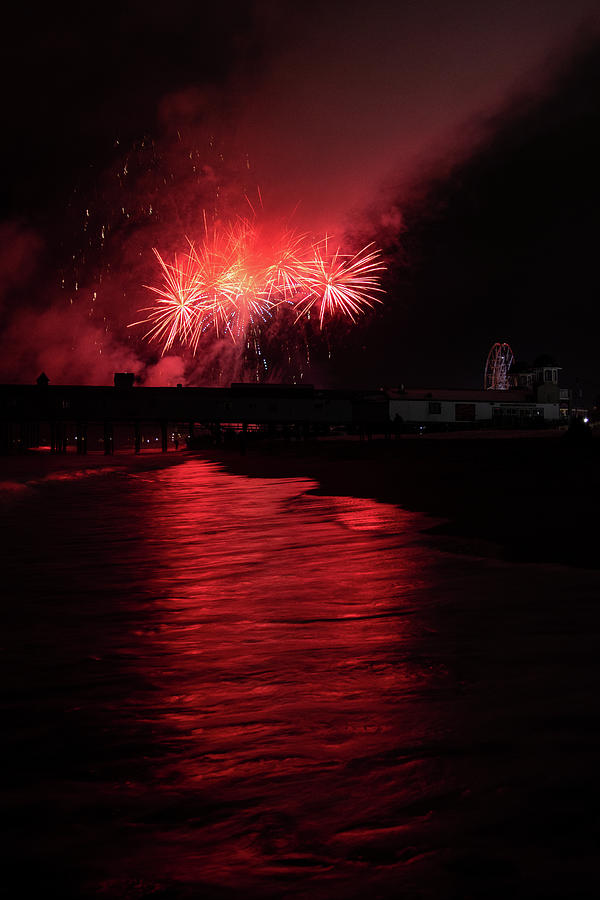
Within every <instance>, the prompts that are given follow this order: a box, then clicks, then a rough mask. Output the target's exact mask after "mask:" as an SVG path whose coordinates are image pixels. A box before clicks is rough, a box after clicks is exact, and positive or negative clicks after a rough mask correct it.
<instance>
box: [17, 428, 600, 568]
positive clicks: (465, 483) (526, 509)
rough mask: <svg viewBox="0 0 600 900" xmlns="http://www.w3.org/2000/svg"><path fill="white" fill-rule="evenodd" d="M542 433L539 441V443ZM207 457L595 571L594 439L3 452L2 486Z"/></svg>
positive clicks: (517, 558) (502, 553) (446, 533)
mask: <svg viewBox="0 0 600 900" xmlns="http://www.w3.org/2000/svg"><path fill="white" fill-rule="evenodd" d="M542 437H543V439H541V438H542ZM192 458H195V459H203V460H207V461H209V462H214V463H217V464H219V465H220V466H222V467H223V469H224V470H226V471H227V472H229V473H230V474H234V475H240V476H244V477H249V478H310V479H312V480H314V481H316V482H317V484H318V487H316V488H315V489H314V493H317V494H320V495H328V496H356V497H363V498H369V499H373V500H377V501H380V502H382V503H390V504H393V505H395V506H399V507H401V508H404V509H408V510H411V511H414V512H420V513H423V514H425V515H428V516H430V517H432V518H434V519H436V520H437V523H436V524H434V525H432V527H430V528H427V529H425V530H424V531H423V532H422V534H423V536H424V538H425V539H426V538H427V536H430V537H432V538H434V539H436V541H437V542H438V545H439V542H440V540H441V542H443V544H444V548H445V549H447V550H449V551H451V552H456V553H462V554H466V555H475V556H483V557H486V556H491V557H493V558H499V559H504V560H507V561H511V562H533V563H558V564H562V565H569V566H575V567H581V568H592V569H597V568H600V554H598V552H597V546H596V541H595V535H594V529H593V528H592V529H590V527H589V524H588V523H589V522H592V523H594V522H595V521H596V519H597V518H598V509H600V502H599V501H600V466H598V462H599V461H600V441H598V440H593V441H591V442H589V443H587V444H585V445H583V444H579V443H577V442H569V441H568V440H566V439H565V437H564V436H563V435H560V436H558V435H557V434H548V433H545V434H544V433H534V434H519V435H518V437H516V438H515V439H514V440H511V439H510V438H507V436H506V435H505V434H500V435H497V436H496V435H493V434H485V437H484V438H483V439H482V440H476V439H474V437H473V436H472V435H471V434H465V435H460V434H451V435H449V436H443V435H436V436H435V438H433V439H432V437H431V436H427V437H418V436H417V437H415V438H412V437H404V436H403V437H402V438H400V439H396V440H388V441H386V440H372V441H358V440H352V439H350V440H348V439H336V440H308V441H287V442H286V441H281V440H279V441H269V440H265V439H260V440H248V441H247V442H246V446H245V452H243V453H242V452H241V447H240V444H239V443H238V442H235V443H233V444H231V445H219V446H214V445H213V446H207V447H205V448H201V449H195V450H191V451H190V450H183V449H181V450H170V451H168V452H167V453H162V452H160V451H145V452H144V453H142V454H139V455H135V454H133V453H131V452H130V451H122V452H118V453H116V454H114V455H112V456H104V454H101V453H97V454H96V453H90V454H86V455H84V456H80V455H77V454H76V453H69V454H67V455H65V456H58V455H51V454H50V453H48V452H45V451H40V452H35V451H34V452H30V453H27V454H24V455H19V456H9V457H3V458H2V460H1V461H0V473H1V474H0V489H4V491H3V492H4V493H5V494H7V493H11V488H13V489H17V488H18V487H19V486H21V485H26V484H27V483H30V482H36V481H40V480H45V479H51V478H58V479H60V477H61V475H64V477H68V473H69V472H73V473H74V472H75V471H77V472H82V471H83V472H87V471H100V470H102V471H104V472H107V471H108V472H110V471H123V470H125V471H149V470H153V469H157V468H163V467H165V466H171V465H180V464H182V463H184V462H185V461H186V460H188V459H192Z"/></svg>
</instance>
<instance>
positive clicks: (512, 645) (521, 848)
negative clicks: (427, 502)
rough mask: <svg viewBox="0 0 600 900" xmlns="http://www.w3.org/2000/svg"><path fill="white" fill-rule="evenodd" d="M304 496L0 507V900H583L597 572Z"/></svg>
mask: <svg viewBox="0 0 600 900" xmlns="http://www.w3.org/2000/svg"><path fill="white" fill-rule="evenodd" d="M317 487H318V485H316V484H315V483H314V482H310V481H307V480H303V479H286V480H274V479H263V478H244V477H238V476H233V475H229V474H226V473H225V472H224V471H221V470H220V469H219V468H218V466H216V465H215V464H212V463H207V462H204V461H202V460H200V459H189V460H186V461H184V462H182V463H181V464H180V465H171V466H168V467H165V468H152V469H149V470H147V471H145V470H143V469H139V468H132V467H131V466H128V465H126V464H124V465H123V466H122V467H119V466H118V465H117V467H116V468H115V467H114V466H110V467H105V468H98V469H86V468H85V465H84V464H82V467H81V469H77V468H72V469H70V470H68V471H65V472H62V473H61V472H57V473H55V474H54V475H50V476H47V477H45V478H38V479H30V480H29V481H27V479H21V481H20V482H19V483H18V484H17V483H11V482H9V481H7V482H4V483H3V485H2V489H1V497H2V499H1V501H0V503H1V512H2V519H1V525H0V529H1V532H2V546H3V549H4V562H3V574H2V578H3V584H4V588H3V591H2V595H3V599H2V605H1V610H2V646H1V650H2V693H3V721H4V724H5V729H4V737H3V744H4V755H5V763H4V765H3V774H4V776H5V782H6V783H5V788H4V792H3V796H4V807H5V814H4V816H3V823H2V827H3V847H4V849H5V851H6V858H7V863H6V867H5V870H4V872H5V874H4V877H5V880H6V881H8V880H10V881H11V884H14V885H15V886H16V890H17V891H18V894H13V895H14V896H17V895H18V896H46V895H48V894H50V893H51V892H52V891H58V892H59V895H60V894H62V896H65V897H96V896H99V897H107V898H118V897H127V898H129V897H132V898H133V897H173V898H179V897H202V898H204V897H211V898H212V897H216V898H221V897H223V898H229V897H257V898H259V897H311V898H321V897H323V898H329V897H333V898H355V897H356V898H358V897H364V896H365V894H368V895H370V896H372V897H382V898H387V897H398V896H404V897H423V898H434V897H435V898H446V897H448V898H454V897H456V898H468V897H484V896H485V897H505V896H507V895H512V896H523V897H525V896H527V897H557V898H558V897H580V896H592V895H594V896H595V895H596V888H597V886H598V885H597V883H596V877H597V876H596V853H597V839H598V817H597V813H596V809H597V801H598V799H599V798H600V794H599V791H598V780H597V773H596V769H597V754H598V750H599V749H600V748H599V743H600V740H599V734H600V730H599V729H598V719H597V715H596V709H597V700H596V697H597V690H598V686H599V678H598V665H599V664H598V659H599V657H598V649H599V648H598V612H597V605H598V598H599V591H598V588H599V584H600V576H599V574H598V572H592V571H585V570H574V569H567V568H561V567H558V566H557V567H552V566H536V565H512V564H506V563H502V562H500V561H498V560H493V559H489V558H488V559H479V558H477V557H474V556H468V555H466V554H458V553H449V552H447V551H446V550H445V549H444V546H443V545H442V544H440V543H437V544H436V541H435V539H433V538H431V537H430V536H429V535H428V534H427V529H428V527H429V526H430V525H431V524H432V523H431V522H430V521H429V520H428V519H427V518H425V517H424V516H421V515H419V514H416V513H411V512H407V511H405V510H401V509H398V508H396V507H393V506H391V505H386V504H382V503H377V502H375V501H370V500H365V499H357V498H352V497H324V496H320V495H319V494H318V493H316V488H317Z"/></svg>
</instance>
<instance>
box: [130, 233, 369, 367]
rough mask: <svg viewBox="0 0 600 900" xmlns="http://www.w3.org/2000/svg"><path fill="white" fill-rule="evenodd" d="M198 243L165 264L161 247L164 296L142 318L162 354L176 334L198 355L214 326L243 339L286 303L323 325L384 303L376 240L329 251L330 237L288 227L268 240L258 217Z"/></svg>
mask: <svg viewBox="0 0 600 900" xmlns="http://www.w3.org/2000/svg"><path fill="white" fill-rule="evenodd" d="M205 232H206V234H205V239H204V241H203V242H202V243H201V244H200V245H199V246H197V245H196V244H195V243H194V242H192V241H191V240H189V239H188V245H189V246H188V253H187V254H184V255H183V257H182V258H178V257H177V255H175V256H174V259H173V263H166V262H165V261H164V259H163V258H162V256H161V255H160V253H159V252H158V250H155V251H154V252H155V254H156V257H157V259H158V261H159V264H160V266H161V270H162V276H163V285H162V287H159V288H157V287H150V288H149V289H150V290H151V291H153V293H154V294H156V295H157V296H158V298H159V299H158V302H157V304H156V306H154V307H147V308H145V309H144V310H143V311H144V312H148V313H149V315H148V316H147V317H146V318H145V319H142V320H141V322H135V323H132V324H133V325H139V324H144V323H149V324H150V325H151V326H152V327H151V328H150V329H149V330H148V331H147V332H146V334H145V335H144V338H146V339H148V340H150V341H152V340H157V341H164V343H163V349H162V353H163V354H164V353H165V352H166V351H168V350H169V349H170V348H171V347H172V345H173V343H174V342H175V341H178V342H179V343H180V344H182V345H184V346H188V347H190V349H191V351H192V353H193V354H194V355H195V354H196V352H197V350H198V346H199V343H200V340H201V338H202V336H203V335H204V334H205V333H206V332H207V331H208V330H209V329H211V328H212V329H214V331H215V333H216V335H217V336H218V335H219V334H229V336H230V337H231V338H232V339H233V340H236V339H238V338H241V337H246V336H247V332H248V328H249V327H252V326H256V325H257V324H258V323H260V322H263V323H264V322H265V321H266V320H267V318H268V317H269V316H271V315H272V314H273V313H274V311H275V312H276V309H277V307H278V306H279V305H280V304H282V303H285V304H287V305H291V306H293V308H294V309H295V311H296V312H297V316H296V320H295V321H296V322H298V320H299V319H301V318H302V317H303V316H307V317H310V312H311V310H312V309H313V308H317V309H318V312H319V324H320V327H321V328H323V325H324V322H325V319H326V318H327V319H332V318H334V317H335V316H337V315H343V316H346V317H347V318H349V319H350V320H351V321H352V322H356V319H357V316H358V315H360V314H362V313H364V312H365V310H366V308H367V307H372V306H373V305H374V303H380V302H381V300H380V298H379V296H378V294H380V293H382V292H383V291H382V288H381V287H380V286H379V277H380V273H381V272H382V271H383V269H384V266H383V265H382V262H381V254H380V251H379V250H377V249H375V248H374V246H373V244H368V245H367V246H366V247H363V249H362V250H360V251H359V252H358V253H355V254H353V255H352V254H347V253H342V252H341V249H340V248H339V247H338V248H337V249H336V250H335V252H333V253H330V252H329V247H328V243H329V241H328V238H327V237H325V238H323V239H322V240H321V241H318V242H316V243H312V244H311V242H310V241H309V238H308V235H306V234H296V233H295V232H293V231H284V232H283V233H282V234H281V235H280V236H279V237H278V239H277V240H276V241H275V242H274V243H273V242H268V241H267V242H265V241H264V240H261V238H260V235H259V232H258V230H257V228H256V227H255V225H254V223H253V222H251V221H250V220H248V219H244V218H239V219H238V221H236V222H235V223H234V224H233V225H229V226H228V227H226V228H223V229H221V230H218V229H217V228H216V227H215V228H213V230H212V233H211V234H209V233H208V230H207V229H206V226H205Z"/></svg>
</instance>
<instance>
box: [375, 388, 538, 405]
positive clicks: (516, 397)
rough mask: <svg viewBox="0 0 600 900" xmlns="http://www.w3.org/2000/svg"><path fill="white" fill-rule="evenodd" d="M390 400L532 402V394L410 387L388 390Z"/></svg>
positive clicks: (524, 392) (527, 392) (525, 392)
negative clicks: (402, 389)
mask: <svg viewBox="0 0 600 900" xmlns="http://www.w3.org/2000/svg"><path fill="white" fill-rule="evenodd" d="M388 396H389V398H390V400H449V401H452V402H454V403H511V402H512V403H527V402H531V400H532V395H531V393H530V392H529V391H493V390H489V391H485V390H462V389H454V390H448V389H439V388H428V389H425V390H423V389H416V388H408V389H406V390H404V391H400V390H390V391H388Z"/></svg>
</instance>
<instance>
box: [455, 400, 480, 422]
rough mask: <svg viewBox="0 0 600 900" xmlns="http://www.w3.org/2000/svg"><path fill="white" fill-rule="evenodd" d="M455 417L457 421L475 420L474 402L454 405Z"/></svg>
mask: <svg viewBox="0 0 600 900" xmlns="http://www.w3.org/2000/svg"><path fill="white" fill-rule="evenodd" d="M454 417H455V419H456V421H457V422H474V421H475V404H474V403H456V404H455V406H454Z"/></svg>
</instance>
